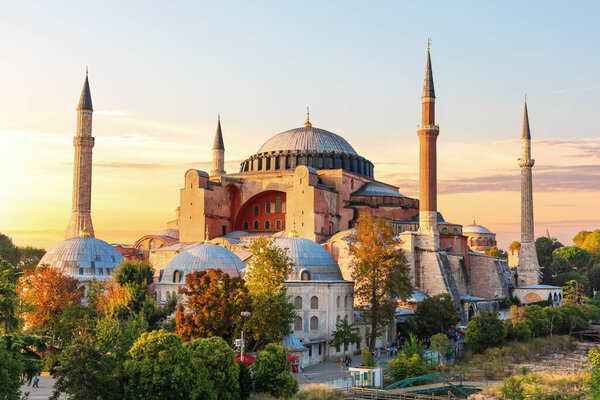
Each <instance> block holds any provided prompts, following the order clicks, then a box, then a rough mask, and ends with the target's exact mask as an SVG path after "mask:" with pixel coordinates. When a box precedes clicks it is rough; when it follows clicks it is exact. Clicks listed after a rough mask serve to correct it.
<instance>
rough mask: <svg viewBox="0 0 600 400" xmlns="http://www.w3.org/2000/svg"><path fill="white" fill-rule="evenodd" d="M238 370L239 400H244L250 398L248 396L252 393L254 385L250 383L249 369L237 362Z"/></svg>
mask: <svg viewBox="0 0 600 400" xmlns="http://www.w3.org/2000/svg"><path fill="white" fill-rule="evenodd" d="M237 364H238V367H239V369H240V375H239V384H240V398H241V399H242V400H246V399H247V398H248V397H250V394H251V393H252V392H253V391H254V383H253V382H252V374H251V373H250V369H249V368H248V367H247V366H246V364H244V363H243V362H238V363H237Z"/></svg>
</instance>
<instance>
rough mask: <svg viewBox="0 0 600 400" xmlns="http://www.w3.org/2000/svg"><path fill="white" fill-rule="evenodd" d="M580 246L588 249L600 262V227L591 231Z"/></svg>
mask: <svg viewBox="0 0 600 400" xmlns="http://www.w3.org/2000/svg"><path fill="white" fill-rule="evenodd" d="M576 237H577V236H576ZM579 247H581V248H582V249H584V250H587V251H588V252H589V253H590V254H591V255H592V256H593V257H594V259H595V260H596V261H597V262H600V229H596V230H595V231H593V232H590V233H589V234H588V235H587V236H586V237H585V240H584V241H583V243H581V244H580V245H579Z"/></svg>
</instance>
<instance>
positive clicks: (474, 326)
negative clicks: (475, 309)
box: [465, 311, 506, 353]
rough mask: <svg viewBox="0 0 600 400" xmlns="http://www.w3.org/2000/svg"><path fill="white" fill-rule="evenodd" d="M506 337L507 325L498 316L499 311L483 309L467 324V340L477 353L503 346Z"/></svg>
mask: <svg viewBox="0 0 600 400" xmlns="http://www.w3.org/2000/svg"><path fill="white" fill-rule="evenodd" d="M505 338H506V327H505V326H504V324H503V323H502V321H500V319H499V318H498V313H497V312H491V311H481V313H480V314H479V315H477V316H475V317H473V318H472V319H471V320H470V321H469V323H468V324H467V331H466V333H465V341H466V342H467V344H468V345H469V347H470V348H471V349H472V350H473V352H475V353H482V352H483V351H484V350H485V349H487V348H490V347H498V346H501V345H502V344H503V343H504V339H505Z"/></svg>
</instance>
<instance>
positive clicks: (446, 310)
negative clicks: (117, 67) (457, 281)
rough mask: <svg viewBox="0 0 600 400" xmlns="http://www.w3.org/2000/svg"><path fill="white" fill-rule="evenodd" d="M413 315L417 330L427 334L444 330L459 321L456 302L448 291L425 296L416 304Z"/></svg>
mask: <svg viewBox="0 0 600 400" xmlns="http://www.w3.org/2000/svg"><path fill="white" fill-rule="evenodd" d="M415 317H416V319H417V324H418V327H419V330H420V331H421V332H422V333H425V334H428V335H433V334H435V333H440V332H445V331H446V330H448V328H450V327H451V326H454V325H456V324H457V323H458V322H459V321H460V314H459V312H458V309H457V308H456V304H454V301H453V300H452V296H450V294H448V293H440V294H436V295H435V296H427V297H426V298H425V299H424V300H423V301H422V302H420V303H419V305H418V306H417V309H416V311H415Z"/></svg>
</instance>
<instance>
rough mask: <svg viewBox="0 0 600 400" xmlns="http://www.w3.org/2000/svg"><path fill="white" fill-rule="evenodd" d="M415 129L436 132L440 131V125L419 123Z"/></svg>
mask: <svg viewBox="0 0 600 400" xmlns="http://www.w3.org/2000/svg"><path fill="white" fill-rule="evenodd" d="M417 130H419V131H436V132H439V131H440V126H439V125H419V126H418V127H417Z"/></svg>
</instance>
